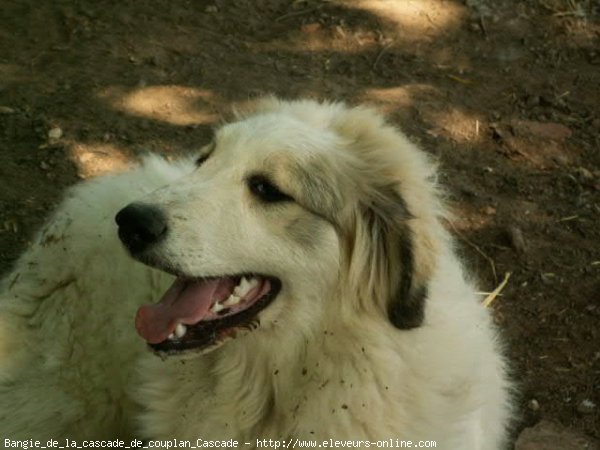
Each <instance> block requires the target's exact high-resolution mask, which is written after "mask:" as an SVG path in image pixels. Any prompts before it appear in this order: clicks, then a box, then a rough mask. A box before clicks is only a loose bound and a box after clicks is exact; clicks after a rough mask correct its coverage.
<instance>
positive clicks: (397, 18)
mask: <svg viewBox="0 0 600 450" xmlns="http://www.w3.org/2000/svg"><path fill="white" fill-rule="evenodd" d="M354 6H355V7H357V8H360V9H363V10H366V11H369V12H372V13H374V14H376V15H377V16H379V17H381V18H383V19H386V20H388V21H392V22H394V23H395V24H396V25H397V27H398V31H399V33H400V32H401V34H400V35H399V37H401V40H402V41H403V42H419V41H429V40H431V39H433V38H435V37H436V36H438V35H439V34H440V33H443V32H447V31H448V30H451V29H453V28H456V27H458V26H459V24H460V23H461V21H462V20H463V18H464V17H465V15H466V9H465V8H464V7H463V6H461V5H459V4H456V3H450V2H443V3H440V2H439V1H434V0H402V1H386V0H358V1H356V2H355V3H354Z"/></svg>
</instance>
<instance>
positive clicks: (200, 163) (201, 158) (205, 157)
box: [196, 154, 210, 167]
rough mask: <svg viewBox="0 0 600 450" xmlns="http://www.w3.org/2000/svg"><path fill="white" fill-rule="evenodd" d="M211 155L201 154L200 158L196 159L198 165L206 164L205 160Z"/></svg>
mask: <svg viewBox="0 0 600 450" xmlns="http://www.w3.org/2000/svg"><path fill="white" fill-rule="evenodd" d="M209 156H210V155H209V154H207V155H201V156H199V157H198V159H196V167H200V166H201V165H202V164H204V161H206V160H207V159H208V157H209Z"/></svg>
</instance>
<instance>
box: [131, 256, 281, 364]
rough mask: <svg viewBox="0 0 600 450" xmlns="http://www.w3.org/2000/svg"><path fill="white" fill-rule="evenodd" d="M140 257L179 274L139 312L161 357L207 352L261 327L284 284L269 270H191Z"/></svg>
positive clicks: (140, 325)
mask: <svg viewBox="0 0 600 450" xmlns="http://www.w3.org/2000/svg"><path fill="white" fill-rule="evenodd" d="M137 259H139V260H141V261H142V262H144V263H145V264H147V265H150V266H152V267H155V268H159V269H161V270H163V271H165V272H167V273H170V274H172V275H175V276H176V277H177V279H176V280H175V282H174V283H173V285H172V286H171V287H170V288H169V289H168V290H167V292H166V293H165V294H164V295H163V297H162V298H161V299H160V301H159V302H158V303H155V304H153V305H144V306H142V307H140V309H139V310H138V313H137V316H136V328H137V331H138V334H139V335H140V336H141V337H142V338H144V339H145V340H146V342H147V343H148V346H149V347H150V349H151V350H152V351H154V352H155V353H156V354H157V355H159V356H161V357H171V356H186V357H189V356H195V355H201V354H206V353H208V352H211V351H213V350H215V349H217V348H219V347H221V346H222V345H224V344H225V343H227V342H228V341H230V340H233V339H240V338H241V337H242V336H244V335H246V334H248V333H250V332H252V331H254V330H257V329H258V328H260V318H259V315H260V313H261V312H262V311H263V310H264V309H265V308H267V307H268V306H269V305H270V304H271V303H272V302H273V301H274V300H275V298H276V297H277V296H278V294H279V292H280V290H281V285H282V284H281V281H280V280H279V279H278V278H277V277H274V276H270V275H264V274H257V273H253V272H246V273H239V274H231V275H229V274H228V275H221V276H212V275H211V276H202V275H189V274H185V273H182V272H181V271H179V270H174V269H173V268H172V267H161V266H160V264H156V263H155V262H154V261H148V260H144V258H139V257H138V258H137Z"/></svg>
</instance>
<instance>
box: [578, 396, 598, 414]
mask: <svg viewBox="0 0 600 450" xmlns="http://www.w3.org/2000/svg"><path fill="white" fill-rule="evenodd" d="M595 409H596V404H595V403H594V402H593V401H591V400H590V399H587V398H586V399H584V400H582V401H581V403H579V405H577V412H578V413H580V414H591V413H593V412H594V411H595Z"/></svg>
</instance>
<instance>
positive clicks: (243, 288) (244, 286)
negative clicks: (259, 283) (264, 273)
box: [233, 277, 250, 297]
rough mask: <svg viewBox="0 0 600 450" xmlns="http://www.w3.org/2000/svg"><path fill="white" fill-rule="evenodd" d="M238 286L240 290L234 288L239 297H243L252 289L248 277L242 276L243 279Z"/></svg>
mask: <svg viewBox="0 0 600 450" xmlns="http://www.w3.org/2000/svg"><path fill="white" fill-rule="evenodd" d="M236 288H237V291H238V292H236V290H235V289H234V291H233V292H234V294H235V295H237V296H238V297H243V296H244V295H246V294H247V293H248V291H249V290H250V283H248V280H247V279H246V277H242V279H241V280H240V284H239V285H238V286H236Z"/></svg>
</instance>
